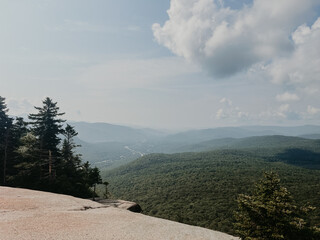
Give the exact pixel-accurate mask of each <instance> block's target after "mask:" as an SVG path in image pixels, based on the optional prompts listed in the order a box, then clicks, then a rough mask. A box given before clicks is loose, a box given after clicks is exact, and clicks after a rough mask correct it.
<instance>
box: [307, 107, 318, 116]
mask: <svg viewBox="0 0 320 240" xmlns="http://www.w3.org/2000/svg"><path fill="white" fill-rule="evenodd" d="M307 112H308V114H310V115H316V114H318V113H320V108H316V107H312V106H310V105H309V106H308V109H307Z"/></svg>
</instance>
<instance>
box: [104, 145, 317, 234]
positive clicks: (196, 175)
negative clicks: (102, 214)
mask: <svg viewBox="0 0 320 240" xmlns="http://www.w3.org/2000/svg"><path fill="white" fill-rule="evenodd" d="M291 149H300V150H303V149H301V148H297V146H295V148H291ZM288 150H290V148H289V149H288V148H283V149H282V150H281V151H280V150H279V149H278V150H276V151H274V150H272V149H271V148H269V149H268V148H265V149H263V151H260V150H259V149H256V151H255V150H254V149H250V150H232V149H228V150H216V151H211V152H200V153H178V154H172V155H167V154H151V155H147V156H144V157H142V158H140V159H138V160H135V161H134V162H132V163H129V164H127V165H125V166H122V167H120V168H117V169H114V170H112V171H108V172H104V177H105V178H106V180H107V181H109V182H110V191H111V193H112V194H113V196H114V197H116V198H122V199H126V200H131V201H135V202H137V203H139V204H140V205H141V206H142V209H143V210H144V213H145V214H148V215H152V216H156V217H161V218H167V219H171V220H174V221H179V222H184V223H187V224H192V225H198V226H201V227H206V228H211V229H215V230H219V231H223V232H228V233H230V234H234V231H233V211H234V210H235V208H236V202H235V200H236V198H237V196H238V194H239V193H250V191H251V190H252V188H253V185H254V182H255V181H257V180H258V179H259V178H261V176H262V173H263V171H265V170H273V171H275V172H277V173H278V174H279V176H280V178H281V179H282V184H283V185H284V186H285V187H287V188H288V189H289V191H290V192H291V193H292V194H293V196H294V199H295V200H296V201H297V203H298V205H306V204H308V203H310V204H311V205H313V206H315V207H317V210H316V212H315V213H314V215H310V216H309V217H310V218H311V219H313V223H317V224H318V225H319V224H320V202H319V199H320V171H319V170H311V169H306V168H303V167H298V166H293V165H289V164H286V163H284V162H281V161H283V159H280V158H277V157H278V156H279V154H280V153H286V152H287V151H288ZM310 152H311V151H310ZM312 153H313V154H315V156H316V157H318V158H317V159H318V161H317V160H315V161H314V162H312V163H311V165H310V163H309V167H311V168H312V164H319V154H318V153H317V152H312ZM271 157H273V159H272V160H273V161H269V160H270V159H271ZM303 161H304V159H303V158H301V159H300V162H302V163H303ZM296 165H299V164H296ZM302 165H303V164H302Z"/></svg>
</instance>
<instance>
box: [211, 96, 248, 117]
mask: <svg viewBox="0 0 320 240" xmlns="http://www.w3.org/2000/svg"><path fill="white" fill-rule="evenodd" d="M220 103H221V104H223V105H224V106H223V107H222V108H220V109H218V111H217V112H216V119H218V120H222V119H233V120H234V121H236V120H241V119H247V118H248V117H249V114H248V113H247V112H243V111H241V110H240V108H239V107H237V106H233V105H232V101H231V100H230V99H228V98H222V99H221V100H220Z"/></svg>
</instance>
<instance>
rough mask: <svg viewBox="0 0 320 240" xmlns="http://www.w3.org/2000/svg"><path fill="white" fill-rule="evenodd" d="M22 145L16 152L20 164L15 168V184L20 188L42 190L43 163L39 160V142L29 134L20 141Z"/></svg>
mask: <svg viewBox="0 0 320 240" xmlns="http://www.w3.org/2000/svg"><path fill="white" fill-rule="evenodd" d="M20 142H21V145H20V146H19V148H18V149H17V150H16V152H17V153H18V154H19V162H18V163H17V164H16V165H15V166H14V167H15V169H16V174H15V175H14V176H13V180H12V182H13V184H14V186H18V187H27V188H31V189H40V190H41V189H42V188H41V168H42V162H41V161H40V159H39V156H40V153H41V151H40V147H39V141H38V139H37V138H36V136H34V135H33V134H32V133H30V132H28V133H26V134H25V135H24V136H22V137H21V139H20Z"/></svg>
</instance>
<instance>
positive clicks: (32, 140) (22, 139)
mask: <svg viewBox="0 0 320 240" xmlns="http://www.w3.org/2000/svg"><path fill="white" fill-rule="evenodd" d="M35 108H36V109H37V110H38V113H36V114H30V115H29V118H30V120H31V123H30V124H31V126H32V127H31V130H29V129H28V124H27V123H26V122H24V121H23V119H22V118H17V119H16V121H15V122H14V123H13V121H12V119H10V118H9V117H8V116H7V115H6V112H7V108H6V106H5V104H4V98H2V97H0V121H2V122H0V123H1V124H0V135H1V138H0V160H1V164H2V166H3V171H1V177H2V179H3V185H10V186H15V187H25V188H31V189H39V190H45V191H52V192H57V193H64V194H70V195H74V196H79V197H90V196H91V195H92V190H91V187H92V186H93V185H94V184H96V183H100V182H101V177H100V173H99V170H98V169H96V168H91V167H90V165H89V163H85V164H82V163H81V156H80V155H79V154H76V152H75V149H76V147H78V145H76V144H75V143H74V140H73V138H74V137H75V136H77V134H78V133H77V132H76V131H75V130H74V128H73V127H72V126H70V125H69V124H67V126H66V128H65V129H64V128H63V123H64V122H65V120H63V119H60V118H59V117H60V116H62V115H63V114H64V113H59V107H57V103H55V102H53V101H52V100H51V99H50V98H46V99H45V100H44V101H43V107H35ZM61 134H62V135H64V136H65V138H64V139H62V138H61ZM62 140H63V144H62V146H60V143H61V141H62ZM6 180H7V181H6Z"/></svg>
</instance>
